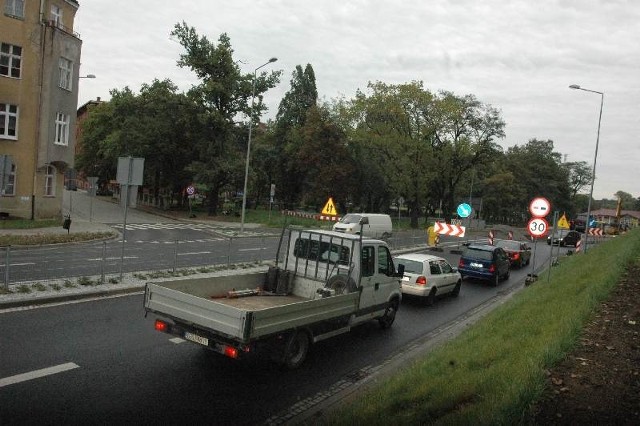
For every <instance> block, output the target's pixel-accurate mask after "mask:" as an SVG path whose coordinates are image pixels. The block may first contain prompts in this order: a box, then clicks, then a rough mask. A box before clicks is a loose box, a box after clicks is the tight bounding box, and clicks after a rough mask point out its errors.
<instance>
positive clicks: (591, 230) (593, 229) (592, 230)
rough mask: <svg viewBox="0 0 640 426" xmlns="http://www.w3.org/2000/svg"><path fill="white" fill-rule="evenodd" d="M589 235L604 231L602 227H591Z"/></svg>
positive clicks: (601, 233)
mask: <svg viewBox="0 0 640 426" xmlns="http://www.w3.org/2000/svg"><path fill="white" fill-rule="evenodd" d="M588 232H589V235H600V236H602V235H604V233H603V232H602V229H600V228H589V231H588Z"/></svg>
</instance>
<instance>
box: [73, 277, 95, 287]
mask: <svg viewBox="0 0 640 426" xmlns="http://www.w3.org/2000/svg"><path fill="white" fill-rule="evenodd" d="M78 284H80V285H82V286H92V285H95V284H97V283H96V282H94V281H93V280H92V279H91V278H89V277H79V278H78Z"/></svg>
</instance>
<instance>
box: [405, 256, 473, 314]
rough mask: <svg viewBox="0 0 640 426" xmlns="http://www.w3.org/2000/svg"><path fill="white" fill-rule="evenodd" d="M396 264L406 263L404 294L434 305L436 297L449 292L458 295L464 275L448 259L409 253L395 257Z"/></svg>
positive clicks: (454, 295)
mask: <svg viewBox="0 0 640 426" xmlns="http://www.w3.org/2000/svg"><path fill="white" fill-rule="evenodd" d="M394 264H395V265H404V276H403V278H402V282H401V284H402V295H403V296H404V295H409V296H416V297H419V298H422V299H423V300H424V302H425V303H426V304H427V305H432V304H433V303H434V302H435V300H436V298H437V297H438V296H441V295H445V294H449V295H451V296H453V297H457V296H458V294H460V287H461V286H462V277H461V276H460V273H459V272H458V270H457V269H456V268H454V267H453V266H451V265H450V264H449V262H447V260H446V259H443V258H441V257H438V256H433V255H430V254H420V253H408V254H402V255H399V256H396V257H394Z"/></svg>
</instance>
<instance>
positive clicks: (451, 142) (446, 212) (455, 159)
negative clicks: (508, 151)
mask: <svg viewBox="0 0 640 426" xmlns="http://www.w3.org/2000/svg"><path fill="white" fill-rule="evenodd" d="M426 117H427V118H428V123H429V125H430V126H431V128H432V129H433V137H432V138H431V139H430V144H431V149H432V152H433V158H434V160H435V161H436V164H438V165H439V167H438V171H437V173H436V174H435V178H434V180H433V181H432V182H431V185H430V190H431V192H432V194H433V195H434V196H435V197H438V198H439V199H440V200H442V202H443V204H442V205H443V216H444V218H445V219H446V220H450V218H451V215H452V212H453V211H454V207H455V197H456V191H457V189H458V186H459V184H460V183H461V181H462V179H463V177H464V176H465V175H466V174H469V173H473V172H474V171H475V170H479V169H482V168H483V167H485V166H487V165H489V164H490V163H491V162H492V161H493V158H494V157H496V156H497V155H498V154H499V153H500V152H501V148H500V147H499V145H498V144H497V143H496V139H498V138H503V137H504V126H505V123H504V121H503V120H502V118H501V117H500V113H499V111H498V110H497V109H495V108H493V107H491V106H490V105H486V104H483V103H481V102H480V101H478V100H477V99H476V98H475V96H473V95H466V96H463V97H460V96H456V95H454V94H453V93H451V92H441V93H440V94H439V96H438V97H437V99H436V102H434V105H433V107H432V108H431V110H430V111H428V113H427V114H426Z"/></svg>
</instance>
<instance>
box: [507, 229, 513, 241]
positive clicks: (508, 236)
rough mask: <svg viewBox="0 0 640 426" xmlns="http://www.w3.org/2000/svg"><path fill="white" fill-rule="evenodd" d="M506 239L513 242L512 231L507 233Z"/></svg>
mask: <svg viewBox="0 0 640 426" xmlns="http://www.w3.org/2000/svg"><path fill="white" fill-rule="evenodd" d="M507 239H508V240H513V231H509V232H508V233H507Z"/></svg>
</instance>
